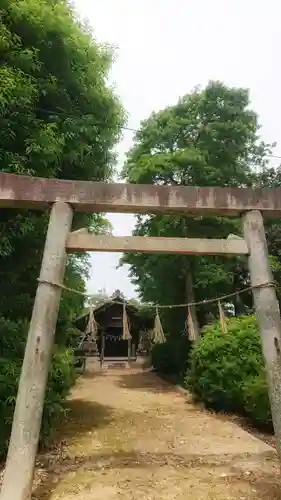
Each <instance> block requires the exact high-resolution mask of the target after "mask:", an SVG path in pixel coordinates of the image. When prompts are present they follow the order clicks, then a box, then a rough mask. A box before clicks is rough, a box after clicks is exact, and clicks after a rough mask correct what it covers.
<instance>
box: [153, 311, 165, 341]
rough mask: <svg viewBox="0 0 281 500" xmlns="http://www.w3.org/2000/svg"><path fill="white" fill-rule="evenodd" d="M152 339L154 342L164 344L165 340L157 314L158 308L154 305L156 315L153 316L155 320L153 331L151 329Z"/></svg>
mask: <svg viewBox="0 0 281 500" xmlns="http://www.w3.org/2000/svg"><path fill="white" fill-rule="evenodd" d="M153 334H154V335H153V337H154V338H153V340H154V343H155V344H164V343H165V342H166V337H165V334H164V331H163V327H162V323H161V319H160V316H159V310H158V307H157V306H156V316H155V322H154V331H153Z"/></svg>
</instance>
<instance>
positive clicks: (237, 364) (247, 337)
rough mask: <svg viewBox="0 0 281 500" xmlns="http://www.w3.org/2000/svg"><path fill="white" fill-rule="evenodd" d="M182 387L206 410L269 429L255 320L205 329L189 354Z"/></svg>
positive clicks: (234, 320)
mask: <svg viewBox="0 0 281 500" xmlns="http://www.w3.org/2000/svg"><path fill="white" fill-rule="evenodd" d="M190 367H191V368H190V371H188V372H187V374H186V378H185V386H186V387H188V388H189V389H191V390H192V391H193V392H194V393H195V394H196V395H197V396H198V397H199V398H200V399H201V400H202V401H203V402H204V403H205V404H206V406H207V407H211V408H214V409H215V410H217V411H225V412H236V413H242V414H246V415H248V416H249V417H250V418H251V419H252V420H253V421H254V422H255V423H256V424H258V425H262V426H271V425H272V423H271V414H270V405H269V398H268V392H267V383H266V377H265V370H264V360H263V356H262V350H261V344H260V336H259V331H258V326H257V322H256V318H255V317H254V316H241V317H238V318H231V319H229V320H228V331H227V333H222V331H221V327H220V324H219V322H217V323H215V324H214V325H210V326H208V327H207V328H206V329H205V331H204V334H203V336H202V337H201V339H200V341H199V343H198V344H197V345H196V346H194V348H193V350H192V354H191V364H190Z"/></svg>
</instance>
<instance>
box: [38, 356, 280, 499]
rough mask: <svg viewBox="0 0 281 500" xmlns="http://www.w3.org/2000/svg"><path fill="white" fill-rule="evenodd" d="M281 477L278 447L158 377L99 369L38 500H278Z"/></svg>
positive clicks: (77, 392)
mask: <svg viewBox="0 0 281 500" xmlns="http://www.w3.org/2000/svg"><path fill="white" fill-rule="evenodd" d="M279 479H280V478H279V467H278V464H277V460H276V455H275V451H274V450H273V448H271V447H270V446H269V445H267V444H266V443H264V442H262V441H260V440H258V439H257V438H255V437H254V436H252V435H250V434H248V433H247V432H246V431H244V430H243V429H241V428H240V427H239V426H238V425H236V424H235V423H233V422H231V421H229V420H227V418H223V417H218V416H214V415H212V414H210V413H208V412H207V411H204V410H202V409H199V408H198V407H196V406H194V405H193V404H192V402H191V401H188V400H187V398H185V397H183V396H182V395H180V394H179V393H178V392H176V390H175V389H174V388H173V387H172V386H171V385H169V384H168V383H166V382H163V381H161V380H160V379H159V378H158V377H157V376H156V375H154V374H152V373H147V372H145V373H144V372H142V371H141V370H137V369H120V368H119V369H116V368H115V369H108V370H103V371H96V370H95V369H94V368H93V365H92V366H91V365H90V366H89V368H88V370H87V371H86V373H85V375H84V376H83V377H81V379H79V381H78V383H77V385H76V387H75V389H74V391H73V394H72V397H71V399H70V401H69V414H68V417H67V419H66V421H65V422H64V423H63V425H61V427H60V429H58V437H57V441H56V447H55V448H54V449H53V451H52V452H49V453H48V454H45V455H42V456H41V457H39V462H38V468H37V473H36V481H35V488H34V495H33V498H34V499H36V500H59V499H60V500H74V499H75V500H82V499H83V500H100V499H103V500H115V499H120V500H121V499H122V500H129V499H130V500H160V499H162V500H173V499H179V500H181V499H182V500H183V499H185V500H186V499H194V500H205V499H208V500H212V499H216V500H230V499H240V500H246V499H254V498H255V499H256V500H260V499H264V500H273V499H274V500H275V499H281V488H280V482H279Z"/></svg>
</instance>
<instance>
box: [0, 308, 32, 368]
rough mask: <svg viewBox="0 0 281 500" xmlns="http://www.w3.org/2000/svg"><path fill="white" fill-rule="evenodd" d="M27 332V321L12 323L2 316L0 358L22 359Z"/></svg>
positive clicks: (0, 317) (0, 321) (0, 322)
mask: <svg viewBox="0 0 281 500" xmlns="http://www.w3.org/2000/svg"><path fill="white" fill-rule="evenodd" d="M27 332H28V322H27V321H23V320H17V321H12V320H9V319H7V318H3V317H2V316H0V358H5V359H7V358H8V359H22V358H23V355H24V348H25V343H26V337H27Z"/></svg>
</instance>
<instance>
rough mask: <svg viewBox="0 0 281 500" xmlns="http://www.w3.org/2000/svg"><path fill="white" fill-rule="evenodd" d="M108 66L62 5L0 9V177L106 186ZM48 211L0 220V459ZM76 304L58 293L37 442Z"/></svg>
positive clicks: (110, 144) (110, 111)
mask: <svg viewBox="0 0 281 500" xmlns="http://www.w3.org/2000/svg"><path fill="white" fill-rule="evenodd" d="M112 58H113V51H112V50H111V48H110V47H109V46H105V45H101V44H99V43H98V42H97V41H96V40H95V38H94V36H93V33H91V31H90V29H89V28H88V27H87V26H86V25H84V24H82V23H81V22H78V20H77V19H76V17H75V14H74V12H73V11H72V9H71V7H70V6H69V3H68V2H67V1H65V0H61V1H59V2H58V1H57V0H2V1H1V3H0V61H1V64H0V124H1V130H2V133H1V134H0V169H1V171H2V172H9V173H15V174H24V175H34V176H39V177H41V176H42V177H56V178H62V179H63V178H67V179H83V180H98V181H108V180H109V179H110V178H111V177H112V175H113V173H114V169H115V154H114V146H115V144H116V143H117V141H118V139H119V136H120V129H121V126H122V124H123V123H124V118H125V114H124V111H123V108H122V106H121V104H120V102H119V100H118V98H117V97H116V95H115V94H114V92H113V91H112V89H111V88H110V87H109V86H108V85H107V75H108V71H109V69H110V66H111V63H112ZM48 215H49V214H48V212H46V213H41V212H38V213H36V212H32V211H23V210H21V211H19V210H16V209H13V210H12V209H2V210H1V212H0V290H1V294H0V357H1V359H0V422H1V423H0V435H1V440H0V454H3V453H5V449H6V444H7V436H8V435H9V432H10V425H11V418H12V413H13V408H14V401H15V395H16V391H17V382H18V377H19V369H20V365H21V361H22V357H23V351H24V345H25V340H26V334H27V324H28V321H29V318H30V315H31V310H32V305H33V300H34V296H35V291H36V285H37V281H36V279H37V277H38V275H39V270H40V262H41V257H42V251H43V247H44V240H45V234H46V228H47V223H48ZM83 226H88V227H91V229H92V231H94V232H103V231H107V230H108V223H107V221H106V219H105V218H104V216H103V215H102V214H101V215H95V216H88V215H77V214H76V215H75V220H74V228H77V227H83ZM88 272H89V262H88V258H87V256H82V257H77V256H76V255H73V256H70V257H69V258H68V264H67V269H66V277H65V282H66V284H67V285H68V286H70V287H73V288H76V289H78V290H80V291H84V290H85V280H86V278H87V276H88ZM81 307H83V298H81V297H79V296H78V295H72V294H69V293H64V294H63V298H62V301H61V307H60V313H59V320H58V328H57V332H56V344H57V346H58V347H57V351H56V354H55V357H54V360H53V365H52V370H51V374H50V378H49V385H48V390H47V400H46V405H45V412H44V425H43V431H42V437H46V436H47V434H48V433H49V431H51V428H52V425H53V421H54V419H55V418H56V417H57V416H58V415H59V414H60V412H61V410H62V401H63V400H64V398H65V396H66V394H67V392H68V391H69V389H70V386H71V384H72V383H73V380H74V379H73V369H72V355H71V353H70V351H68V350H67V349H66V347H67V346H68V345H69V344H71V343H72V340H73V338H72V339H70V338H69V333H70V331H71V330H70V327H71V324H72V320H73V318H74V317H75V316H76V315H77V313H78V312H79V311H80V310H81Z"/></svg>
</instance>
